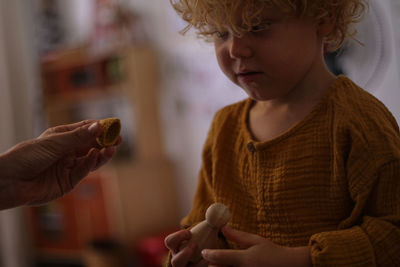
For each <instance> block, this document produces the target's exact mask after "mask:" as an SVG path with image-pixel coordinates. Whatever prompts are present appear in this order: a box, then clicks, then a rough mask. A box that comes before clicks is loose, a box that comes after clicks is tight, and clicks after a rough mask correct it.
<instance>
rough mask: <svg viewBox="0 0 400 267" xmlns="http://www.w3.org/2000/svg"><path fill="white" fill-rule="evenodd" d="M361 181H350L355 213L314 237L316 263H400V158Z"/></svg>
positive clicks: (363, 264) (370, 264) (339, 264)
mask: <svg viewBox="0 0 400 267" xmlns="http://www.w3.org/2000/svg"><path fill="white" fill-rule="evenodd" d="M367 157H371V155H367ZM372 157H373V156H372ZM364 162H367V163H368V162H369V163H370V161H368V160H367V161H364ZM358 174H359V175H361V173H358ZM364 175H366V174H365V173H364ZM364 178H366V177H364ZM359 180H360V181H364V182H360V181H357V182H353V183H352V181H350V182H349V183H350V186H349V191H350V192H349V193H350V195H351V197H352V199H353V201H354V209H353V212H352V214H351V216H350V217H349V218H348V219H346V220H344V221H343V222H342V223H341V225H339V227H338V230H337V231H330V232H322V233H318V234H315V235H313V236H312V237H311V238H310V242H309V245H310V246H311V256H312V262H313V265H314V266H400V160H392V161H390V162H388V163H386V164H384V165H382V166H381V167H380V168H379V169H378V171H377V172H375V174H373V175H372V177H371V176H370V177H368V178H367V179H359ZM365 181H368V182H365Z"/></svg>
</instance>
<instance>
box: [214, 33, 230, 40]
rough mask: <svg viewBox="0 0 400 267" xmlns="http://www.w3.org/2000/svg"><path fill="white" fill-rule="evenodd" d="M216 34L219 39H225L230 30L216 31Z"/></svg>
mask: <svg viewBox="0 0 400 267" xmlns="http://www.w3.org/2000/svg"><path fill="white" fill-rule="evenodd" d="M215 36H217V37H218V38H219V39H224V38H225V37H227V36H228V32H220V31H216V32H215Z"/></svg>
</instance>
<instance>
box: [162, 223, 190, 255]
mask: <svg viewBox="0 0 400 267" xmlns="http://www.w3.org/2000/svg"><path fill="white" fill-rule="evenodd" d="M190 237H191V233H190V231H189V230H186V229H183V230H179V231H177V232H175V233H172V234H170V235H168V236H167V237H166V238H165V240H164V243H165V246H166V247H167V248H168V249H169V250H171V251H172V252H175V253H176V252H178V250H179V247H180V245H181V243H182V242H183V241H185V240H189V239H190Z"/></svg>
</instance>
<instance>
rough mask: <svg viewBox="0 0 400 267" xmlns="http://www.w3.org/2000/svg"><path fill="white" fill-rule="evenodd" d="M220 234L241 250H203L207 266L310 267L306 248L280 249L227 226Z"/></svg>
mask: <svg viewBox="0 0 400 267" xmlns="http://www.w3.org/2000/svg"><path fill="white" fill-rule="evenodd" d="M222 232H223V234H224V235H225V237H226V238H227V239H228V240H231V241H233V242H235V243H237V244H238V245H240V246H241V247H242V248H243V250H229V249H221V250H218V249H215V250H212V249H204V250H203V251H202V255H203V258H204V259H205V260H206V261H207V262H209V264H210V265H209V266H232V265H233V266H239V267H247V266H248V267H255V266H311V256H310V248H309V247H298V248H290V247H282V246H279V245H276V244H274V243H273V242H271V241H269V240H268V239H265V238H263V237H261V236H258V235H254V234H250V233H246V232H241V231H238V230H234V229H232V228H229V227H227V226H225V227H223V228H222Z"/></svg>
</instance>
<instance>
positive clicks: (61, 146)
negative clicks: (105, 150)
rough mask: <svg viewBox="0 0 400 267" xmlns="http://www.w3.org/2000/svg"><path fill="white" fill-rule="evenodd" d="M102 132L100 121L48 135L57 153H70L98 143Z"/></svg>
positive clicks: (52, 147) (50, 143)
mask: <svg viewBox="0 0 400 267" xmlns="http://www.w3.org/2000/svg"><path fill="white" fill-rule="evenodd" d="M100 133H101V126H100V124H99V123H98V122H95V123H93V124H90V125H83V126H81V127H78V128H76V129H73V130H70V131H66V132H62V133H55V134H53V135H50V136H47V137H46V139H47V140H48V141H49V142H48V144H49V145H50V147H51V149H53V150H54V152H56V153H61V154H64V153H68V152H70V151H72V150H76V149H80V148H88V147H93V146H95V145H96V137H98V136H99V135H100Z"/></svg>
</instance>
